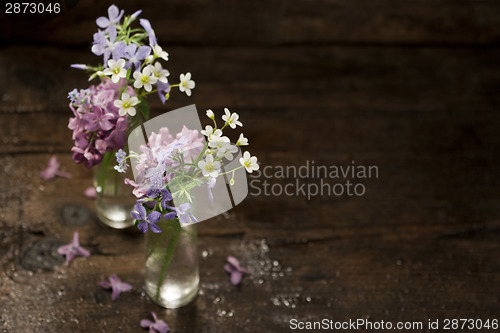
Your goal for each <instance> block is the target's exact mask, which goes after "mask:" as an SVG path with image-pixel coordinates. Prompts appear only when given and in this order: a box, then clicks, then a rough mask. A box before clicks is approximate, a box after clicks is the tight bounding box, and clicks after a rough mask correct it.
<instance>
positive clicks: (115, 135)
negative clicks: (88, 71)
mask: <svg viewBox="0 0 500 333" xmlns="http://www.w3.org/2000/svg"><path fill="white" fill-rule="evenodd" d="M125 84H126V83H125V80H124V79H122V81H120V82H119V83H113V82H112V81H111V80H109V79H107V78H106V79H104V81H103V83H101V84H99V85H98V86H96V87H94V86H91V87H90V89H87V90H81V91H80V95H79V96H78V98H77V100H76V101H74V102H72V103H71V104H70V109H71V110H72V111H73V114H74V117H73V118H70V120H69V124H68V128H69V129H71V130H73V140H74V141H75V145H74V147H73V148H72V149H71V150H72V151H73V160H74V161H75V162H76V163H83V164H84V165H85V166H86V167H87V168H90V167H92V166H94V165H96V164H98V163H100V162H101V160H102V157H103V155H104V154H105V153H106V152H107V151H109V150H116V149H120V148H123V147H124V146H125V143H126V141H127V133H126V131H127V125H128V116H126V115H125V116H120V115H119V109H118V108H117V107H116V106H115V105H114V101H116V100H117V99H119V95H120V92H119V90H118V88H119V85H121V87H124V86H125ZM125 92H126V93H127V94H129V95H130V96H135V95H136V94H135V92H134V89H133V88H132V87H127V88H126V90H125ZM73 93H74V92H72V93H71V95H74V94H73ZM82 96H85V97H84V98H82ZM82 100H83V101H82ZM84 103H85V104H84ZM89 131H90V132H89Z"/></svg>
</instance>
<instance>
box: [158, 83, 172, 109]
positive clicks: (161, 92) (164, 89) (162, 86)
mask: <svg viewBox="0 0 500 333" xmlns="http://www.w3.org/2000/svg"><path fill="white" fill-rule="evenodd" d="M156 88H157V89H158V97H160V100H161V102H162V103H163V104H165V101H166V100H167V98H166V97H165V95H166V94H168V93H169V92H170V84H168V83H163V82H161V81H158V82H156Z"/></svg>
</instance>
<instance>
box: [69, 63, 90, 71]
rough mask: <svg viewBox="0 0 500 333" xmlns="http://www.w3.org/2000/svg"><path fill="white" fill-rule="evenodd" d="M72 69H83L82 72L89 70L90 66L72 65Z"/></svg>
mask: <svg viewBox="0 0 500 333" xmlns="http://www.w3.org/2000/svg"><path fill="white" fill-rule="evenodd" d="M70 67H72V68H76V69H81V70H87V69H88V68H89V66H87V65H85V64H71V65H70Z"/></svg>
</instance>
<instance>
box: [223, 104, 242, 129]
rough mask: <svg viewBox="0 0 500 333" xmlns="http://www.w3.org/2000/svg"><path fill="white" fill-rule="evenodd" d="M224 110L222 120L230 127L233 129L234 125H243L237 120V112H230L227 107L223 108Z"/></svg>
mask: <svg viewBox="0 0 500 333" xmlns="http://www.w3.org/2000/svg"><path fill="white" fill-rule="evenodd" d="M224 112H225V113H226V114H225V115H224V116H222V120H224V121H225V122H226V123H228V124H229V126H231V128H232V129H235V128H236V125H238V126H243V124H242V123H241V121H239V120H238V119H239V118H240V116H238V114H237V113H233V114H231V112H229V109H228V108H224Z"/></svg>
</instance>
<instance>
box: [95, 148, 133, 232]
mask: <svg viewBox="0 0 500 333" xmlns="http://www.w3.org/2000/svg"><path fill="white" fill-rule="evenodd" d="M114 154H115V152H114V151H113V152H108V153H106V154H105V156H104V158H103V161H102V163H101V164H100V165H98V166H97V167H96V168H95V173H94V186H95V188H96V192H97V197H96V201H95V207H96V213H97V217H98V218H99V219H100V220H101V221H102V222H103V223H104V224H106V225H107V226H109V227H111V228H114V229H124V228H128V227H132V226H133V225H134V219H133V218H132V216H131V215H130V212H131V211H132V209H133V208H134V204H135V203H136V200H137V198H136V197H135V196H134V195H133V194H132V187H131V186H129V185H126V184H125V183H124V180H125V178H133V175H132V173H131V172H130V170H128V171H127V172H126V173H119V172H117V171H116V170H115V169H114V168H113V167H114V164H113V162H115V158H114Z"/></svg>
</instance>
